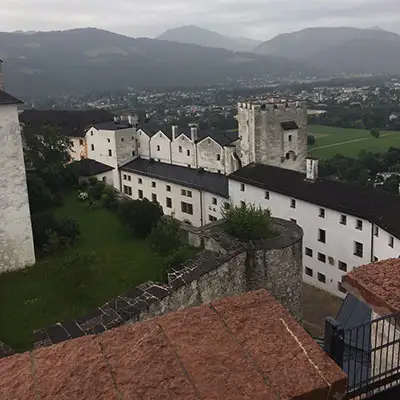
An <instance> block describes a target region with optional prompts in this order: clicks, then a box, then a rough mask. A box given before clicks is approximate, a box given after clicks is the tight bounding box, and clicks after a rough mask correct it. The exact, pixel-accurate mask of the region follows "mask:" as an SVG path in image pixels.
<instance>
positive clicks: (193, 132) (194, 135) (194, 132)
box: [190, 126, 197, 142]
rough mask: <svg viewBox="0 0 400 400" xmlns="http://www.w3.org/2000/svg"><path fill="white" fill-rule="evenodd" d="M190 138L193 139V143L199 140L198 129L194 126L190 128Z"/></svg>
mask: <svg viewBox="0 0 400 400" xmlns="http://www.w3.org/2000/svg"><path fill="white" fill-rule="evenodd" d="M190 136H191V138H192V142H195V141H196V140H197V127H196V126H192V127H191V128H190Z"/></svg>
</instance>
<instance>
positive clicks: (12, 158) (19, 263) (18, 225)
mask: <svg viewBox="0 0 400 400" xmlns="http://www.w3.org/2000/svg"><path fill="white" fill-rule="evenodd" d="M20 103H21V101H20V100H18V99H16V98H15V97H13V96H11V95H10V94H8V93H7V92H5V91H4V86H3V76H2V72H1V61H0V167H1V171H2V173H1V176H0V188H1V190H0V273H1V272H4V271H9V270H16V269H19V268H23V267H25V266H28V265H32V264H34V263H35V252H34V247H33V235H32V226H31V219H30V210H29V201H28V190H27V185H26V173H25V164H24V156H23V151H22V139H21V131H20V125H19V122H18V105H19V104H20Z"/></svg>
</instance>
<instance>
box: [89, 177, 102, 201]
mask: <svg viewBox="0 0 400 400" xmlns="http://www.w3.org/2000/svg"><path fill="white" fill-rule="evenodd" d="M105 187H106V185H105V184H104V183H103V182H100V181H97V182H96V184H95V185H94V186H90V187H89V190H88V194H89V196H90V197H91V198H92V199H93V200H100V199H101V196H102V194H103V191H104V189H105Z"/></svg>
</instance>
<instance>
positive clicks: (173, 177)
mask: <svg viewBox="0 0 400 400" xmlns="http://www.w3.org/2000/svg"><path fill="white" fill-rule="evenodd" d="M120 169H121V170H122V171H127V172H134V173H137V174H141V175H144V176H149V177H152V178H158V179H162V180H164V181H166V182H171V183H176V184H178V185H182V186H187V187H190V188H193V189H198V190H205V191H207V192H209V193H214V194H217V195H219V196H222V197H225V198H228V197H229V192H228V179H227V177H226V176H225V175H221V174H215V173H213V172H207V171H201V172H200V171H199V170H197V169H193V168H188V167H182V166H179V165H173V164H167V163H162V162H158V161H150V160H145V159H142V158H137V159H136V160H134V161H131V162H129V163H128V164H125V165H123V166H122V167H121V168H120Z"/></svg>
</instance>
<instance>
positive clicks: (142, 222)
mask: <svg viewBox="0 0 400 400" xmlns="http://www.w3.org/2000/svg"><path fill="white" fill-rule="evenodd" d="M118 216H119V218H120V220H121V222H122V224H124V225H125V226H126V227H128V229H129V230H130V231H131V232H132V234H133V235H134V236H136V237H140V238H144V237H147V236H148V235H149V234H150V232H151V231H152V229H153V228H154V226H156V225H157V223H158V221H159V220H160V218H161V217H162V216H163V210H162V208H161V206H160V205H159V204H158V203H153V202H150V201H149V200H147V199H144V200H127V201H123V202H121V203H119V206H118Z"/></svg>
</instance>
